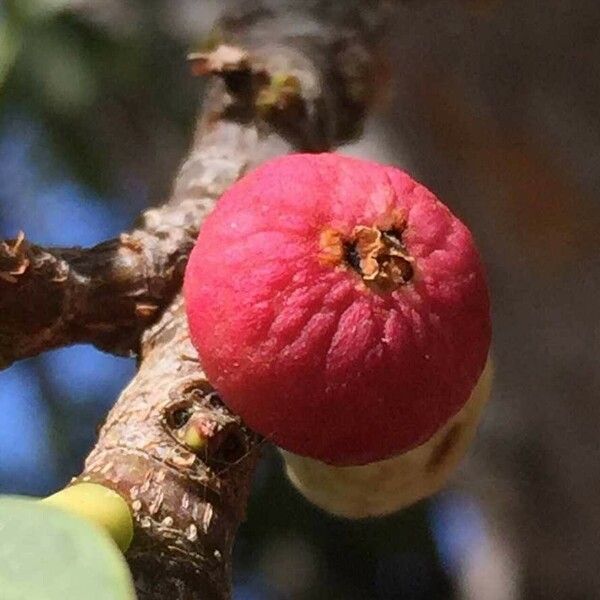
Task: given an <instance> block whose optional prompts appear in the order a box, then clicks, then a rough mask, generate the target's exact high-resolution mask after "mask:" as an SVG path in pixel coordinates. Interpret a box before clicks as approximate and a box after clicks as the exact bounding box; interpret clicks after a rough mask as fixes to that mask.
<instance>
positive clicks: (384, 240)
mask: <svg viewBox="0 0 600 600" xmlns="http://www.w3.org/2000/svg"><path fill="white" fill-rule="evenodd" d="M184 292H185V299H186V307H187V314H188V322H189V328H190V332H191V337H192V341H193V343H194V345H195V346H196V348H197V349H198V352H199V355H200V358H201V360H202V364H203V366H204V368H205V370H206V373H207V375H208V378H209V379H210V381H211V382H212V384H213V385H214V386H215V388H216V389H217V390H218V391H219V392H220V393H221V395H222V397H223V401H224V402H225V403H226V404H227V405H228V406H229V407H231V409H232V410H233V411H235V412H236V413H238V414H239V415H240V416H241V417H242V418H243V419H244V421H245V422H246V424H247V425H248V426H249V427H250V428H252V429H254V430H255V431H257V432H258V433H261V434H262V435H264V436H265V437H267V438H268V439H270V440H271V441H272V442H274V443H275V444H277V445H278V446H280V447H282V448H284V449H286V450H289V451H291V452H294V453H296V454H300V455H304V456H309V457H312V458H316V459H319V460H321V461H323V462H326V463H329V464H333V465H360V464H365V463H370V462H374V461H379V460H382V459H385V458H388V457H390V456H394V455H397V454H400V453H403V452H405V451H407V450H410V449H411V448H415V447H416V446H418V445H420V444H422V443H423V442H425V441H426V440H427V439H429V438H430V437H431V436H432V435H433V434H434V433H435V432H436V431H437V430H438V429H439V428H440V427H442V426H443V425H444V424H445V423H446V422H447V421H448V420H449V419H450V418H451V417H452V416H453V415H455V414H456V413H458V411H460V409H461V408H462V406H463V405H464V404H465V402H466V401H467V399H468V398H469V395H470V393H471V391H472V390H473V388H474V386H475V384H476V382H477V380H478V378H479V376H480V374H481V372H482V370H483V367H484V364H485V361H486V357H487V354H488V349H489V344H490V335H491V326H490V315H489V298H488V292H487V287H486V283H485V278H484V273H483V268H482V265H481V261H480V258H479V254H478V252H477V249H476V248H475V245H474V242H473V239H472V237H471V234H470V233H469V230H468V229H467V228H466V227H465V226H464V225H463V224H462V223H461V222H460V221H459V220H458V219H457V218H456V217H455V216H454V215H452V213H451V212H450V211H449V210H448V209H447V208H446V207H445V206H444V205H443V204H442V203H441V202H439V201H438V200H437V199H436V198H435V196H434V195H433V194H432V193H431V192H429V191H428V190H427V189H426V188H424V187H423V186H422V185H420V184H418V183H416V182H415V181H414V180H413V179H411V178H410V177H409V176H408V175H407V174H406V173H403V172H402V171H400V170H398V169H395V168H393V167H388V166H382V165H379V164H376V163H373V162H368V161H364V160H357V159H354V158H348V157H344V156H340V155H335V154H320V155H311V154H298V155H291V156H287V157H283V158H279V159H276V160H272V161H270V162H268V163H266V164H265V165H263V166H262V167H260V168H258V169H256V170H255V171H253V172H251V173H250V174H249V175H247V176H245V177H244V178H243V179H241V180H240V181H239V182H238V183H237V184H235V185H234V186H233V187H231V188H230V189H229V190H228V191H227V192H226V193H225V194H224V195H223V197H222V198H221V199H220V201H219V203H218V205H217V207H216V209H215V210H214V211H213V213H212V214H211V215H210V216H209V217H208V218H207V220H206V221H205V222H204V224H203V227H202V231H201V233H200V236H199V237H198V241H197V243H196V246H195V248H194V250H193V252H192V254H191V256H190V260H189V263H188V267H187V271H186V275H185V282H184Z"/></svg>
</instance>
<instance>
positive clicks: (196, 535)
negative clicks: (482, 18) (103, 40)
mask: <svg viewBox="0 0 600 600" xmlns="http://www.w3.org/2000/svg"><path fill="white" fill-rule="evenodd" d="M280 4H281V3H280ZM383 4H384V3H382V2H367V1H364V0H361V1H360V2H358V1H357V2H346V3H343V6H342V3H330V2H328V1H327V0H324V1H323V2H316V1H308V0H307V1H305V2H292V3H290V5H289V6H280V7H279V8H278V9H272V8H268V7H267V8H265V7H264V5H257V4H253V3H250V2H247V3H245V8H244V9H243V10H240V11H238V12H233V13H230V14H229V15H228V16H227V17H226V18H225V19H224V20H223V22H222V24H221V27H220V29H219V32H220V39H219V46H218V47H217V48H216V50H214V51H213V52H210V53H204V54H202V53H200V55H195V56H194V57H193V63H194V66H195V68H196V70H197V71H199V72H206V73H215V74H217V75H218V77H216V78H215V81H214V83H213V85H212V86H211V88H210V90H209V93H208V96H207V100H206V102H205V108H204V110H203V114H202V118H201V119H200V121H199V125H198V128H197V131H196V134H195V139H194V143H193V146H192V149H191V152H190V155H189V157H188V159H187V160H186V162H185V163H184V164H183V166H182V168H181V171H180V173H179V176H178V179H177V181H176V184H175V187H174V191H173V196H172V198H171V200H170V201H169V203H168V204H167V205H165V206H164V207H163V208H159V209H155V210H151V211H148V212H146V213H145V215H144V218H143V221H142V225H141V227H140V229H138V230H135V231H134V232H132V233H131V234H129V235H128V236H124V237H123V236H122V237H121V239H120V240H115V241H112V242H107V243H106V244H101V245H100V246H96V247H95V248H92V249H89V250H83V251H82V250H57V249H55V250H52V251H49V250H44V249H41V248H36V247H34V246H26V245H24V242H21V246H19V247H17V248H16V249H15V248H14V244H13V246H12V247H11V248H12V249H10V248H9V249H8V250H5V253H8V254H11V253H12V254H14V255H15V256H17V257H18V258H16V259H15V262H14V263H13V264H12V265H9V270H8V271H6V270H5V268H4V267H2V269H0V270H5V272H8V274H9V275H10V276H11V277H15V278H16V279H17V281H16V282H15V281H10V280H8V281H4V282H2V284H1V285H2V286H4V287H3V288H2V289H3V290H4V291H3V292H2V294H3V295H2V297H1V301H0V312H1V311H2V307H3V308H5V309H6V308H7V307H11V310H12V313H11V316H10V317H8V318H5V317H4V316H2V317H0V331H1V332H2V336H4V337H3V339H4V340H6V339H7V336H8V335H9V334H10V335H12V336H13V339H16V340H17V342H18V343H17V344H15V346H17V349H16V350H14V349H13V350H11V349H10V344H9V343H7V342H6V341H4V343H2V345H1V346H0V347H1V348H2V350H1V352H2V353H3V355H4V360H5V362H7V361H10V360H14V359H16V358H20V357H22V356H25V355H31V354H34V353H36V352H39V351H41V350H43V349H45V348H48V347H52V346H56V345H59V344H63V343H69V342H71V341H84V340H85V341H92V342H94V343H96V344H98V345H100V346H101V347H103V348H105V349H108V350H111V351H115V352H123V351H127V350H131V349H134V348H135V347H136V346H137V345H138V343H137V340H138V335H139V333H140V332H141V331H142V330H143V329H144V327H146V326H147V324H148V321H149V320H152V319H153V318H155V317H156V316H157V315H159V319H158V321H157V322H156V324H154V325H152V326H151V327H148V328H147V329H146V330H145V332H144V333H143V334H142V336H141V341H140V343H139V352H140V365H139V371H138V373H137V375H136V376H135V377H134V379H133V381H132V382H131V384H130V385H129V386H128V387H127V389H125V390H124V392H123V393H122V395H121V397H120V398H119V400H118V401H117V403H116V405H115V407H114V408H113V410H112V411H111V412H110V414H109V416H108V418H107V421H106V423H105V425H104V426H103V428H102V430H101V432H100V437H99V439H98V443H97V445H96V447H95V449H94V450H93V451H92V453H91V454H90V456H89V457H88V459H87V461H86V465H85V469H84V472H83V473H82V474H81V475H80V476H79V477H78V478H76V479H75V480H76V481H77V480H79V481H81V480H84V481H95V482H98V483H101V484H103V485H106V486H108V487H111V488H113V489H114V490H115V491H117V492H118V493H119V494H121V495H122V496H123V497H124V498H125V499H126V500H127V502H128V503H129V504H130V506H131V509H132V512H133V515H134V518H135V535H134V541H133V543H132V546H131V548H130V550H129V551H128V553H127V558H128V560H129V563H130V566H131V568H132V572H133V575H134V579H135V582H136V587H137V591H138V596H139V599H140V600H164V599H165V598H169V599H173V600H190V599H194V598H201V599H215V600H223V599H226V598H229V597H230V571H231V549H232V545H233V540H234V536H235V533H236V530H237V527H238V524H239V523H240V521H241V519H242V518H243V516H244V511H245V506H246V500H247V496H248V493H249V489H250V482H251V477H252V473H253V470H254V465H255V462H256V460H257V457H258V448H259V443H260V440H259V439H258V437H257V436H256V435H254V434H252V433H251V432H249V431H248V430H247V429H246V428H245V427H244V426H243V424H242V423H241V422H240V420H239V418H238V417H236V416H235V415H232V414H231V413H230V412H229V411H228V410H227V409H226V408H225V407H224V406H223V405H222V404H221V402H220V400H219V398H218V396H217V395H216V393H215V392H214V391H213V390H212V388H211V387H210V384H209V383H208V381H207V380H206V378H205V376H204V375H203V373H202V370H201V367H200V365H199V364H198V362H197V358H196V353H195V351H194V349H193V347H192V346H191V344H190V342H189V339H188V336H187V326H186V321H185V315H184V311H183V308H182V299H181V297H180V296H179V295H175V297H174V299H173V301H172V302H171V303H170V304H168V302H169V300H170V299H171V298H172V297H173V295H174V294H176V291H177V289H178V287H179V284H180V281H181V266H182V263H183V261H184V258H185V256H186V255H187V252H188V251H189V248H190V246H191V243H192V241H193V238H194V236H195V234H196V231H197V228H198V226H199V224H200V221H201V220H202V218H203V216H204V215H205V214H206V213H207V212H208V211H209V210H210V208H211V207H212V206H213V204H214V202H215V201H216V199H217V198H218V197H219V196H220V195H221V193H222V192H223V191H224V190H225V189H226V188H227V187H228V186H229V185H231V184H232V183H233V182H234V181H235V180H236V179H237V178H239V177H240V176H241V175H242V174H243V173H245V172H246V171H247V170H248V169H250V168H252V167H254V166H255V165H257V164H258V163H260V162H262V161H263V160H265V159H267V158H269V157H272V156H275V155H278V154H282V153H286V152H290V151H293V150H310V151H315V150H325V149H329V148H331V147H333V146H335V145H337V144H339V143H341V142H343V141H346V140H348V139H350V138H352V137H354V136H355V135H357V134H358V133H359V131H360V129H361V126H362V122H363V119H364V116H365V114H366V110H367V106H368V104H369V102H370V100H371V90H373V89H374V88H375V87H376V85H375V82H376V81H377V79H376V77H377V71H378V69H377V67H378V64H379V61H378V56H377V54H376V44H375V42H376V41H377V40H378V37H379V35H380V29H379V25H380V21H379V18H381V16H382V13H381V10H382V6H383ZM224 48H225V50H224ZM232 48H233V49H234V52H233V53H232V52H231V49H232ZM228 49H229V50H228ZM236 49H237V52H236V51H235V50H236ZM232 56H233V59H232ZM13 259H14V257H13ZM25 260H27V261H29V264H28V265H27V266H26V268H25V269H24V270H23V273H18V272H17V273H13V271H20V270H21V267H22V266H24V265H25V262H20V263H19V261H25ZM44 265H45V266H44ZM57 275H58V277H57ZM65 277H66V278H65ZM5 279H6V278H5ZM21 279H22V281H21ZM56 279H58V281H54V280H56ZM61 283H62V284H63V287H61ZM7 289H8V290H9V292H6V290H7ZM10 290H12V291H10ZM18 296H20V298H21V303H22V302H25V301H28V299H32V298H36V302H35V307H37V308H36V312H37V310H41V309H44V310H45V311H46V312H47V314H49V315H51V316H52V318H51V319H49V321H50V322H43V319H41V318H38V320H37V321H36V316H35V315H34V314H32V311H33V308H29V309H27V308H23V307H21V308H19V301H18V298H17V297H18ZM50 298H52V301H50ZM45 303H49V304H48V306H50V307H53V308H52V310H49V309H46V308H45V307H46V304H45ZM106 304H112V306H109V307H107V306H105V305H106ZM166 304H168V305H167V307H166V308H165V309H164V311H163V312H162V314H160V309H162V308H163V307H164V306H165V305H166ZM33 306H34V304H31V307H33ZM145 306H153V307H154V306H156V309H146V308H144V307H145ZM140 307H141V308H140ZM19 310H21V312H19ZM28 311H29V312H28ZM152 311H153V314H150V312H152ZM28 318H29V319H32V323H33V325H32V327H31V328H29V329H27V326H26V325H25V324H26V323H27V319H28ZM17 323H20V324H21V325H19V326H17ZM11 327H12V329H11ZM36 327H37V329H36ZM100 330H102V332H103V333H102V334H99V333H98V332H99V331H100ZM22 331H24V332H25V333H21V332H22ZM28 331H29V333H27V332H28ZM28 336H29V337H28ZM11 352H12V354H11ZM190 422H194V423H195V424H196V425H198V426H200V427H201V429H202V431H203V432H204V433H205V436H206V439H207V443H206V445H204V446H202V447H201V448H197V447H196V448H194V447H190V445H189V444H186V442H185V439H184V437H182V436H181V430H182V428H185V427H186V425H187V424H188V423H190Z"/></svg>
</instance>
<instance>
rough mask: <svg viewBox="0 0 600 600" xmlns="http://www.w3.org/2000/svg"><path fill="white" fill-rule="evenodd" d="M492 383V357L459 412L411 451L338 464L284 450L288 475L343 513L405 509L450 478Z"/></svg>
mask: <svg viewBox="0 0 600 600" xmlns="http://www.w3.org/2000/svg"><path fill="white" fill-rule="evenodd" d="M491 384H492V365H491V362H490V361H489V360H488V363H487V365H486V368H485V369H484V371H483V373H482V375H481V377H480V378H479V381H478V382H477V385H476V386H475V389H474V390H473V392H472V393H471V396H470V397H469V400H468V401H467V403H466V404H465V405H464V406H463V408H462V409H461V410H460V411H459V413H458V414H456V415H454V416H453V417H451V418H450V420H449V421H448V422H447V423H446V424H445V425H444V426H443V427H442V428H441V429H439V430H438V431H437V433H435V434H434V435H433V436H432V437H431V438H429V439H428V440H427V441H426V442H425V443H424V444H421V445H420V446H417V447H416V448H413V449H412V450H409V451H408V452H404V453H403V454H399V455H398V456H394V457H392V458H388V459H386V460H382V461H378V462H374V463H370V464H368V465H359V466H354V467H334V466H332V465H328V464H325V463H323V462H321V461H318V460H315V459H313V458H307V457H305V456H298V455H297V454H292V453H291V452H286V451H285V450H282V454H283V458H284V460H285V466H286V472H287V475H288V477H289V479H290V481H291V482H292V484H293V485H294V487H295V488H296V489H297V490H298V491H299V492H300V493H301V494H302V495H303V496H304V497H305V498H307V499H308V500H310V501H311V502H312V503H313V504H316V505H317V506H318V507H320V508H322V509H323V510H326V511H327V512H330V513H332V514H334V515H338V516H340V517H346V518H349V519H363V518H366V517H378V516H382V515H386V514H389V513H393V512H395V511H397V510H400V509H401V508H404V507H406V506H408V505H410V504H413V503H414V502H417V501H418V500H421V499H423V498H426V497H428V496H430V495H431V494H434V493H435V492H437V491H438V490H439V489H440V488H441V487H442V486H443V485H444V484H445V483H446V482H447V481H448V478H449V477H450V476H451V475H452V473H453V472H454V470H455V468H456V466H457V465H458V463H459V461H460V459H461V458H462V457H463V456H464V454H465V452H466V450H467V448H468V447H469V444H470V442H471V440H472V439H473V436H474V435H475V431H476V429H477V425H478V423H479V420H480V417H481V413H482V410H483V408H484V406H485V403H486V402H487V400H488V398H489V395H490V390H491Z"/></svg>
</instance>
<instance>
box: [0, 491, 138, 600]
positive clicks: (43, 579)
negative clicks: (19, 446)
mask: <svg viewBox="0 0 600 600" xmlns="http://www.w3.org/2000/svg"><path fill="white" fill-rule="evenodd" d="M0 597H1V598H2V600H67V599H75V598H81V599H84V598H85V600H135V597H136V596H135V592H134V588H133V583H132V580H131V575H130V573H129V569H128V567H127V563H126V562H125V559H124V558H123V555H122V554H121V552H120V551H119V549H118V548H117V546H116V545H115V543H114V542H113V541H112V540H111V539H110V537H109V536H108V535H107V534H106V533H105V532H104V531H102V529H101V528H100V527H97V526H96V525H93V524H92V523H89V522H88V521H86V520H85V519H83V518H81V517H78V516H75V515H72V514H69V513H67V512H65V511H63V510H60V509H58V508H55V507H53V506H49V505H47V504H42V503H40V502H38V501H35V500H33V499H29V498H19V497H6V496H5V497H0Z"/></svg>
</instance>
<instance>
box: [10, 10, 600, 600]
mask: <svg viewBox="0 0 600 600" xmlns="http://www.w3.org/2000/svg"><path fill="white" fill-rule="evenodd" d="M298 1H302V0H298ZM221 4H222V3H221V2H218V1H216V0H215V1H208V0H204V1H203V0H195V1H192V0H179V1H178V2H176V3H174V2H167V1H166V0H129V1H127V2H125V1H121V0H71V1H68V0H15V1H10V0H7V1H5V2H0V238H3V237H15V236H16V234H17V232H18V231H19V230H20V229H22V230H24V231H25V233H26V234H27V237H28V238H31V239H32V240H35V241H36V242H38V243H41V244H46V245H91V244H94V243H96V242H99V241H101V240H103V239H105V238H107V237H111V236H114V235H115V234H117V233H118V232H120V231H121V230H123V229H125V228H127V227H128V226H129V225H130V224H131V221H132V220H133V219H134V218H135V215H136V214H137V213H138V212H139V211H140V210H141V209H142V208H144V207H146V206H147V205H149V204H151V203H157V202H160V201H161V200H162V199H164V198H165V196H166V195H167V194H168V192H169V189H170V184H171V182H172V179H173V176H174V174H175V171H176V169H177V166H178V163H179V162H180V161H181V159H182V158H183V156H184V153H185V151H186V148H187V146H188V144H189V143H190V139H191V132H192V125H193V119H194V114H195V112H196V110H197V108H198V103H199V99H200V98H201V96H202V85H203V84H202V81H199V80H195V79H192V77H191V76H190V74H189V73H188V69H187V67H186V64H185V61H184V57H185V54H186V52H187V51H188V50H190V49H192V48H194V46H195V45H197V44H198V43H199V42H200V41H201V40H202V39H203V38H204V37H205V36H206V35H207V34H208V32H209V30H210V27H211V26H212V23H213V22H214V19H215V18H216V17H217V16H218V14H219V13H220V11H221ZM394 19H395V21H394V27H393V35H392V40H391V50H390V55H389V60H388V62H389V65H388V67H387V68H388V70H389V73H390V79H391V82H390V89H389V90H387V91H386V92H385V93H383V94H381V101H380V103H379V105H378V106H377V109H376V111H375V113H374V115H373V117H372V118H371V119H370V121H369V123H368V127H367V130H366V134H365V137H364V139H363V140H361V142H360V143H357V144H354V145H351V146H349V147H347V148H344V149H343V151H344V152H349V153H352V154H357V155H362V156H365V157H370V158H374V159H378V160H382V161H385V162H390V163H394V164H397V165H399V166H402V167H404V168H406V169H407V170H409V171H410V172H411V173H412V174H413V175H414V176H415V177H416V178H417V179H419V180H421V181H422V182H424V183H425V184H426V185H427V186H428V187H430V188H431V189H433V190H434V191H435V192H436V193H437V194H438V195H439V196H440V197H441V198H442V199H443V200H444V201H445V202H446V203H447V204H449V205H450V206H451V207H452V209H453V210H454V211H455V212H456V213H457V214H459V215H460V216H461V218H463V219H464V220H465V221H466V222H467V223H468V224H469V225H470V226H471V228H472V230H473V231H474V233H475V236H476V237H477V239H478V241H479V244H480V247H481V249H482V253H483V255H484V259H485V262H486V264H487V266H488V271H489V279H490V284H491V287H492V299H493V310H494V324H495V333H494V336H495V337H494V355H495V359H496V380H495V388H494V393H493V398H492V401H491V405H490V408H489V410H488V411H487V414H486V417H485V421H484V424H483V426H482V428H481V431H480V433H479V436H478V439H477V441H476V443H475V445H474V447H473V449H472V451H471V453H470V455H469V458H468V460H467V461H466V462H465V464H464V465H463V467H462V468H461V470H460V473H459V474H458V475H457V477H456V478H455V481H454V485H453V487H452V488H451V489H448V490H446V491H445V492H443V493H442V494H439V495H438V496H437V497H435V498H433V499H432V500H431V501H429V502H423V503H420V504H418V505H417V506H415V507H412V508H410V509H408V510H406V511H404V512H402V513H400V514H398V515H396V516H393V517H390V518H386V519H381V520H378V521H367V522H346V521H343V520H338V519H334V518H331V517H328V516H327V515H325V514H324V513H322V512H320V511H318V510H317V509H315V508H313V507H311V506H310V505H308V504H307V503H306V502H305V501H303V500H302V499H301V498H300V497H299V496H298V495H297V494H296V493H295V492H294V491H293V490H292V488H291V486H290V485H289V484H288V483H287V482H286V480H285V478H284V476H283V474H282V471H281V468H280V465H279V460H278V458H277V456H276V455H275V453H274V452H272V453H269V454H268V456H267V457H266V460H264V461H263V462H262V463H261V466H260V468H259V470H258V473H257V477H256V482H255V489H254V493H253V496H252V500H251V503H250V507H249V513H248V520H247V522H246V523H245V524H244V525H243V526H242V529H241V531H240V535H239V538H238V541H237V546H236V564H235V567H234V572H235V585H236V592H235V594H236V595H235V598H236V599H237V600H279V599H282V600H283V599H286V600H287V599H290V600H313V599H314V600H321V599H340V600H392V599H398V600H400V599H401V600H437V599H440V600H445V599H453V598H456V599H457V600H458V599H463V598H464V599H467V600H517V599H521V598H523V599H527V600H530V599H531V600H542V599H546V598H548V599H550V598H552V599H558V600H563V599H564V600H593V599H596V598H600V557H599V555H598V552H597V545H598V542H599V540H600V483H598V482H599V481H600V436H599V435H598V429H599V428H600V397H599V396H600V394H599V391H600V386H599V385H598V384H599V383H600V382H599V380H600V376H599V373H600V368H599V365H598V363H599V356H600V344H599V327H598V321H599V316H598V315H599V314H600V300H599V293H600V278H599V275H600V253H599V244H598V239H599V233H598V232H599V228H598V226H599V224H600V204H599V202H598V191H599V189H600V185H599V184H600V109H599V107H600V3H598V1H597V0H577V1H569V0H547V1H546V2H544V3H540V2H538V1H536V0H423V1H421V0H410V1H407V2H406V3H401V2H398V3H397V9H396V14H395V17H394ZM133 372H134V363H133V360H131V359H124V358H115V357H111V356H108V355H105V354H102V353H100V352H98V351H96V350H95V349H93V348H90V347H76V348H67V349H63V350H59V351H55V352H51V353H48V354H45V355H43V356H41V357H39V358H37V359H34V360H28V361H25V362H22V363H19V364H16V365H15V366H13V367H11V368H10V369H8V370H6V371H3V372H1V373H0V492H1V493H20V494H34V495H45V494H48V493H49V492H51V491H53V490H55V489H57V488H59V487H60V486H62V485H63V484H64V483H65V482H66V481H68V479H69V478H70V477H71V476H72V475H73V474H75V473H77V472H78V471H79V470H80V468H81V465H82V462H83V459H84V457H85V455H86V454H87V452H88V451H89V449H90V448H91V446H92V445H93V442H94V437H95V428H96V425H97V424H98V422H99V421H100V420H101V419H102V417H103V416H104V414H105V413H106V411H107V410H108V409H109V408H110V406H111V405H112V403H113V402H114V400H115V398H116V396H117V395H118V393H119V391H120V390H121V389H122V387H123V386H124V384H125V383H126V382H127V381H128V380H129V379H130V378H131V376H132V375H133Z"/></svg>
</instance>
